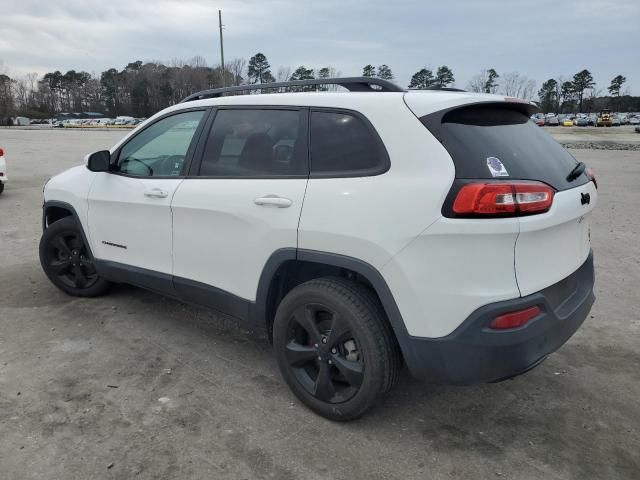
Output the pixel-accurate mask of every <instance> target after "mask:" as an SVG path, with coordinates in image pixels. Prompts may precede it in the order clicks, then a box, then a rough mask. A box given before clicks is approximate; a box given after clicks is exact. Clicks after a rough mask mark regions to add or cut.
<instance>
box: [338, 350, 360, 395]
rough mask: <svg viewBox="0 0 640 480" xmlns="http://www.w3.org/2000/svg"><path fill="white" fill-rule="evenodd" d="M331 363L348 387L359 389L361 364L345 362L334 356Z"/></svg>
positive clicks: (350, 361)
mask: <svg viewBox="0 0 640 480" xmlns="http://www.w3.org/2000/svg"><path fill="white" fill-rule="evenodd" d="M333 363H334V364H335V366H336V368H337V369H338V370H339V371H340V373H342V375H343V376H344V378H345V380H346V381H347V382H348V383H349V385H352V386H354V387H359V386H360V385H361V384H362V378H363V369H362V364H361V363H359V362H354V361H352V360H347V359H346V358H344V357H342V356H340V355H334V357H333Z"/></svg>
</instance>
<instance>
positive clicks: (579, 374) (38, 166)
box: [0, 129, 640, 480]
mask: <svg viewBox="0 0 640 480" xmlns="http://www.w3.org/2000/svg"><path fill="white" fill-rule="evenodd" d="M122 134H123V132H111V131H108V132H102V131H100V132H97V131H96V132H94V131H92V132H87V131H51V130H40V131H28V130H2V129H0V145H1V146H2V147H4V148H5V150H6V152H7V160H8V163H9V175H10V177H9V178H10V183H9V184H8V185H7V188H6V190H5V193H4V194H3V195H2V196H0V213H1V214H2V223H1V224H0V247H1V248H0V265H1V267H0V292H1V295H0V472H1V473H0V478H2V479H3V480H4V479H65V480H66V479H89V478H132V477H137V478H158V479H166V478H184V479H186V478H216V479H227V478H228V479H241V478H247V479H254V478H257V479H269V478H276V479H325V478H327V479H349V480H358V479H367V480H370V479H408V478H429V479H449V478H468V479H486V478H509V479H542V478H544V479H604V478H606V479H638V478H640V455H639V453H638V452H640V431H639V429H640V402H639V400H638V399H639V398H640V348H639V347H638V339H639V338H640V336H639V334H640V305H639V300H638V284H639V282H640V210H639V209H637V208H636V206H637V205H638V204H639V203H640V188H639V187H638V185H640V154H639V153H637V152H633V151H597V150H576V151H574V152H573V154H574V155H575V156H576V158H578V159H579V160H582V161H584V162H586V163H587V164H588V165H590V166H592V167H594V169H595V171H596V174H597V175H598V183H599V186H600V205H599V206H598V209H597V210H596V211H595V213H594V218H593V227H592V241H593V246H594V251H595V261H596V274H597V283H596V295H597V300H596V304H595V306H594V308H593V310H592V312H591V315H590V317H589V318H588V319H587V321H586V322H585V324H584V325H583V327H582V328H581V329H580V330H579V331H578V332H577V333H576V335H575V336H574V337H573V338H572V339H571V340H570V341H569V342H568V343H567V344H566V345H565V346H564V347H562V348H561V349H560V350H559V351H558V352H557V353H555V354H553V355H551V356H550V357H549V358H548V359H547V360H546V361H545V362H544V363H543V364H542V365H540V366H539V367H538V368H536V369H535V370H533V371H531V372H529V373H527V374H525V375H523V376H520V377H518V378H516V379H514V380H511V381H507V382H503V383H498V384H489V385H479V386H475V387H444V386H435V385H426V384H421V383H418V382H414V381H413V380H411V379H410V378H407V376H406V375H405V376H404V377H403V378H402V379H401V382H400V384H399V385H398V387H397V388H396V389H395V390H394V391H393V392H392V393H391V394H390V395H388V396H387V397H386V398H385V399H384V401H383V402H382V403H381V404H380V405H379V406H378V407H377V408H376V409H375V410H374V411H373V412H371V414H370V415H368V416H366V417H365V418H363V419H361V420H359V421H356V422H352V423H349V424H336V423H331V422H329V421H326V420H324V419H322V418H320V417H317V416H315V415H314V414H312V413H310V412H309V411H308V410H306V409H305V408H304V407H303V406H302V405H301V404H300V403H299V402H298V401H297V400H296V399H295V398H294V397H293V396H292V394H290V393H289V390H288V389H287V387H286V386H285V385H284V383H283V381H282V380H281V379H280V376H279V374H278V372H277V370H276V365H275V362H274V360H273V357H272V354H271V352H270V347H269V345H268V344H267V343H266V342H265V341H264V340H261V339H255V338H252V337H250V336H248V335H244V334H243V333H242V332H240V331H238V330H237V328H236V326H235V324H234V322H232V321H229V320H224V319H222V318H220V317H218V316H216V315H215V314H213V313H211V312H209V311H205V310H202V309H198V308H194V307H191V306H186V305H183V304H181V303H179V302H176V301H173V300H169V299H166V298H163V297H160V296H158V295H155V294H153V293H150V292H146V291H143V290H139V289H136V288H133V287H127V286H120V287H118V288H115V289H114V291H113V292H112V293H111V294H110V295H109V296H107V297H103V298H98V299H80V298H72V297H68V296H65V295H64V294H62V293H61V292H60V291H58V290H57V289H55V288H54V287H53V286H52V285H51V284H50V283H49V282H48V281H47V280H46V278H45V277H44V275H43V273H42V272H41V270H40V266H39V263H38V259H37V244H38V239H39V236H40V229H41V227H40V220H41V202H42V185H43V183H44V182H45V180H46V179H47V178H48V177H49V176H51V175H52V174H54V173H56V172H59V171H61V170H63V169H65V168H67V167H69V166H71V165H74V164H78V163H80V162H81V158H82V156H83V155H84V154H86V153H88V152H90V151H93V150H98V149H101V148H104V147H108V146H110V145H111V144H113V143H114V142H115V141H116V140H117V138H119V137H120V136H121V135H122ZM541 261H543V259H541Z"/></svg>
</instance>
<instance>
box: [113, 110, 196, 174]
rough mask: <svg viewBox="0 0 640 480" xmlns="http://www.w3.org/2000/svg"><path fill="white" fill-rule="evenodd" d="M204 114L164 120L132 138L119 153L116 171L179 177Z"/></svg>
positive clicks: (187, 113) (179, 116)
mask: <svg viewBox="0 0 640 480" xmlns="http://www.w3.org/2000/svg"><path fill="white" fill-rule="evenodd" d="M203 115H204V111H203V110H198V111H192V112H184V113H178V114H176V115H171V116H170V117H166V118H163V119H162V120H159V121H157V122H156V123H154V124H153V125H151V126H149V127H147V128H146V129H144V130H143V131H142V132H140V133H139V134H138V135H136V136H135V137H133V138H132V139H131V140H130V141H129V142H128V143H126V144H125V145H124V146H123V147H122V149H121V150H120V155H119V157H118V163H117V166H116V171H118V172H120V173H124V174H127V175H132V176H136V177H159V176H163V177H167V176H169V177H173V176H178V175H180V173H181V171H182V165H183V164H184V161H185V157H186V156H187V151H188V150H189V145H190V144H191V140H192V139H193V135H194V133H195V131H196V129H197V128H198V124H199V123H200V120H201V119H202V116H203Z"/></svg>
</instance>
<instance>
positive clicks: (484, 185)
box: [453, 182, 554, 217]
mask: <svg viewBox="0 0 640 480" xmlns="http://www.w3.org/2000/svg"><path fill="white" fill-rule="evenodd" d="M553 192H554V190H553V188H551V187H550V186H549V185H546V184H544V183H542V182H492V183H489V182H478V183H467V184H464V185H463V186H462V188H460V190H459V191H458V194H457V195H456V198H455V200H454V202H453V213H455V214H456V216H458V217H488V216H493V217H496V216H499V217H517V216H520V215H532V214H536V213H543V212H546V211H548V210H549V208H551V204H552V203H553Z"/></svg>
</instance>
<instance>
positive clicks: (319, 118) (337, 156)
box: [310, 111, 389, 177]
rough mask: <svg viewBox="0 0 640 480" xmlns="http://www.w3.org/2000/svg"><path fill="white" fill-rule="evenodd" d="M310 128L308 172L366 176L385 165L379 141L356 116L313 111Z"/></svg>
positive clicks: (381, 171)
mask: <svg viewBox="0 0 640 480" xmlns="http://www.w3.org/2000/svg"><path fill="white" fill-rule="evenodd" d="M310 130H311V145H310V146H311V175H312V176H316V177H317V176H321V177H328V176H369V175H377V174H380V173H383V172H385V171H386V170H387V169H388V168H389V159H388V157H387V153H386V151H385V149H384V146H383V145H382V141H381V140H380V138H379V137H378V135H377V134H376V133H375V131H374V130H373V127H372V126H371V125H369V124H368V122H366V123H365V120H364V119H362V118H360V117H359V116H356V115H354V114H352V113H347V112H325V111H313V112H311V122H310Z"/></svg>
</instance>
